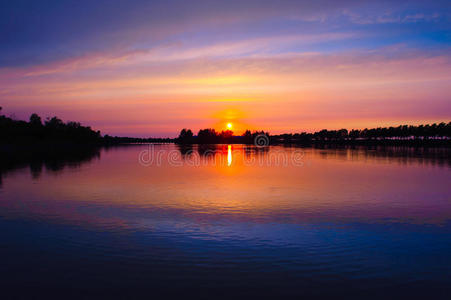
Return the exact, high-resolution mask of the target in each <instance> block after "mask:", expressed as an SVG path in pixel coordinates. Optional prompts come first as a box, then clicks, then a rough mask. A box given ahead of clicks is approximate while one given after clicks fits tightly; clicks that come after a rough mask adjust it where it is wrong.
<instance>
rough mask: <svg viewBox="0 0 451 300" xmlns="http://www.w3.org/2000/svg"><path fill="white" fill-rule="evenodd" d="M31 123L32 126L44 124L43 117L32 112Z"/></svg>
mask: <svg viewBox="0 0 451 300" xmlns="http://www.w3.org/2000/svg"><path fill="white" fill-rule="evenodd" d="M30 125H31V126H42V120H41V117H40V116H38V115H37V114H32V115H31V116H30Z"/></svg>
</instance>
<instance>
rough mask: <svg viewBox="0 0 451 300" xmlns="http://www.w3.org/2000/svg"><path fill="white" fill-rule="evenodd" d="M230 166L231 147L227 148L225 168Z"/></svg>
mask: <svg viewBox="0 0 451 300" xmlns="http://www.w3.org/2000/svg"><path fill="white" fill-rule="evenodd" d="M231 165H232V145H228V146H227V166H228V167H230V166H231Z"/></svg>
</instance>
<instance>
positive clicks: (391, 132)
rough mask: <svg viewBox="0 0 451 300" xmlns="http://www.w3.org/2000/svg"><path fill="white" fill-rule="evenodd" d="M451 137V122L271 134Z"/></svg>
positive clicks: (282, 139) (287, 139)
mask: <svg viewBox="0 0 451 300" xmlns="http://www.w3.org/2000/svg"><path fill="white" fill-rule="evenodd" d="M450 138H451V122H449V123H444V122H442V123H439V124H437V123H434V124H426V125H418V126H415V125H400V126H397V127H378V128H370V129H368V128H365V129H352V130H350V131H348V130H347V129H339V130H327V129H323V130H320V131H317V132H314V133H307V132H302V133H294V134H292V133H290V134H279V135H273V136H271V142H279V143H302V142H334V141H338V142H340V141H341V142H345V141H351V142H352V141H399V142H402V141H428V140H449V139H450Z"/></svg>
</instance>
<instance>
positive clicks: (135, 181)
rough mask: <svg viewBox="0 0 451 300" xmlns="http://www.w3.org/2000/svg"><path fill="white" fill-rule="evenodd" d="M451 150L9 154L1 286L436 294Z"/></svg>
mask: <svg viewBox="0 0 451 300" xmlns="http://www.w3.org/2000/svg"><path fill="white" fill-rule="evenodd" d="M450 154H451V152H450V150H449V149H440V148H436V149H423V148H378V149H368V148H355V149H314V148H291V147H278V146H271V147H267V148H256V147H246V146H241V145H231V146H228V145H221V146H217V147H213V148H205V147H201V148H198V147H194V148H190V147H182V148H181V147H177V146H175V145H152V146H149V145H133V146H127V147H117V148H110V149H97V150H95V151H90V152H89V153H88V154H87V155H84V156H83V155H80V156H79V157H76V158H71V159H68V158H67V157H66V158H61V159H53V160H43V161H40V160H36V159H35V160H33V162H32V163H29V162H28V163H24V162H22V163H20V164H17V165H16V166H14V165H13V166H9V167H8V168H7V169H6V168H4V169H3V170H1V171H0V179H1V181H0V226H1V227H0V228H1V230H0V262H1V263H0V265H1V267H0V272H1V283H0V287H1V291H2V294H3V296H5V295H7V297H11V296H12V295H16V296H18V297H27V298H33V297H39V296H43V295H46V296H48V295H52V296H61V298H67V297H69V296H73V297H80V296H85V297H96V296H106V295H108V296H110V297H115V298H116V297H127V298H136V297H139V298H146V299H149V298H152V297H154V296H155V295H161V294H163V295H165V296H187V295H190V294H195V295H197V296H199V297H207V298H218V297H228V296H234V297H235V298H236V297H247V296H259V297H273V296H299V295H306V296H309V297H308V298H323V297H324V298H330V297H351V298H352V297H355V298H369V297H375V298H380V297H384V298H396V299H399V298H400V297H410V298H416V297H428V298H430V299H437V298H443V299H446V298H447V297H449V293H451V278H450V274H451V188H450V187H451V184H450V183H451V156H450ZM30 296H31V297H30ZM448 299H449V298H448Z"/></svg>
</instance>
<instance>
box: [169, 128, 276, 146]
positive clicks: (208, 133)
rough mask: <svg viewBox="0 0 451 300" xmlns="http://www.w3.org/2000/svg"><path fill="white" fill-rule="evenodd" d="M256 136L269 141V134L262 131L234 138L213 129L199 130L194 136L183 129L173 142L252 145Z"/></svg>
mask: <svg viewBox="0 0 451 300" xmlns="http://www.w3.org/2000/svg"><path fill="white" fill-rule="evenodd" d="M257 136H266V137H267V138H268V141H269V133H267V132H264V131H254V132H251V131H250V130H246V131H245V132H244V133H243V134H242V135H240V136H234V135H233V131H231V130H223V131H221V132H217V131H216V130H215V129H213V128H206V129H200V130H199V132H198V133H197V135H196V136H195V135H194V134H193V131H192V130H191V129H187V128H184V129H182V130H181V131H180V134H179V136H178V137H177V138H176V139H175V142H176V143H179V144H253V143H254V140H255V138H256V137H257Z"/></svg>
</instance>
